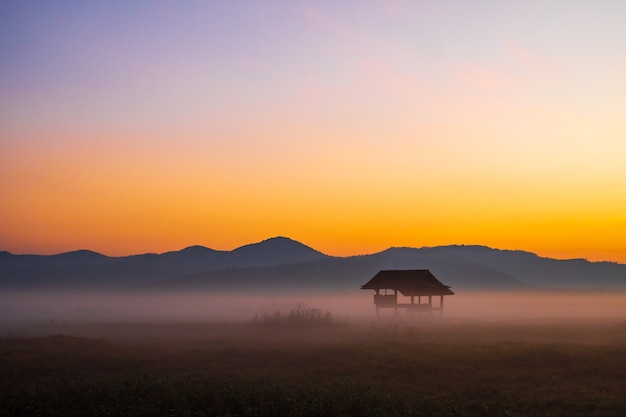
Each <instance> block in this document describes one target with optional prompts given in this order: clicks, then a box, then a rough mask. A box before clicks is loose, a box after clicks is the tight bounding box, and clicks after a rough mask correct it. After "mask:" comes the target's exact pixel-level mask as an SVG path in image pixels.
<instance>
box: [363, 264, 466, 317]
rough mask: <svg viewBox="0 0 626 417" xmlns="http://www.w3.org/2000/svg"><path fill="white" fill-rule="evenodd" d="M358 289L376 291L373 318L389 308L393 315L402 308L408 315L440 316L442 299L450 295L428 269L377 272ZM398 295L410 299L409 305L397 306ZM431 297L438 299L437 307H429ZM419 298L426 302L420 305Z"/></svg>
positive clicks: (430, 305)
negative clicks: (433, 311)
mask: <svg viewBox="0 0 626 417" xmlns="http://www.w3.org/2000/svg"><path fill="white" fill-rule="evenodd" d="M361 289H362V290H374V291H376V293H375V294H374V305H376V313H377V314H378V312H379V309H380V308H393V309H395V311H396V312H397V311H398V309H399V308H403V309H405V310H406V311H407V312H408V313H413V312H416V311H425V312H431V311H432V310H438V311H439V312H440V313H443V297H444V296H446V295H454V293H453V292H452V290H450V287H449V286H448V285H445V284H443V283H442V282H441V281H439V280H438V279H437V278H435V276H434V275H433V274H432V273H431V272H430V271H429V270H428V269H409V270H388V271H379V272H378V273H377V274H376V275H374V277H373V278H372V279H370V280H369V281H368V282H367V283H366V284H365V285H362V286H361ZM398 293H400V294H402V295H403V296H405V297H410V298H411V302H410V303H398ZM433 296H439V297H440V298H439V306H438V307H434V306H433ZM415 297H417V303H416V302H415V301H416V300H415ZM422 297H428V302H427V303H422Z"/></svg>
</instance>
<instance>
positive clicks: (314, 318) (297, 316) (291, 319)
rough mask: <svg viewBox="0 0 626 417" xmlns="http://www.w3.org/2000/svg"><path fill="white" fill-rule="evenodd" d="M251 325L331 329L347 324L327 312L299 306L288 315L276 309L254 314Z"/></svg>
mask: <svg viewBox="0 0 626 417" xmlns="http://www.w3.org/2000/svg"><path fill="white" fill-rule="evenodd" d="M252 325H254V326H260V327H332V326H346V325H347V323H346V322H345V321H344V320H339V319H337V318H336V317H334V316H333V315H332V314H331V313H330V312H329V311H323V310H321V309H319V308H314V307H309V306H307V305H306V304H299V305H298V306H297V307H296V308H294V309H292V310H290V311H289V312H288V313H285V312H283V311H281V310H280V309H278V310H273V311H264V312H263V313H261V314H256V315H255V316H254V318H253V319H252Z"/></svg>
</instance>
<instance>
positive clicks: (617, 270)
mask: <svg viewBox="0 0 626 417" xmlns="http://www.w3.org/2000/svg"><path fill="white" fill-rule="evenodd" d="M429 250H431V251H435V252H441V253H448V254H454V255H457V256H460V257H462V258H464V259H468V260H471V261H473V262H477V263H480V264H482V265H484V266H486V267H488V268H491V269H495V270H499V271H502V272H505V273H507V274H510V275H512V276H515V277H516V278H518V279H520V280H522V281H524V282H527V283H529V284H531V285H535V286H538V287H544V288H626V265H623V264H617V263H613V262H589V261H587V260H585V259H569V260H557V259H551V258H542V257H540V256H538V255H536V254H534V253H530V252H524V251H510V250H498V249H491V248H488V247H484V246H442V247H438V248H432V249H429Z"/></svg>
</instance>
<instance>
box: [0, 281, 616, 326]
mask: <svg viewBox="0 0 626 417" xmlns="http://www.w3.org/2000/svg"><path fill="white" fill-rule="evenodd" d="M401 298H402V297H400V299H399V301H400V302H408V300H405V299H401ZM425 299H427V297H422V303H424V302H426V300H425ZM416 301H417V300H416ZM298 305H306V306H309V307H312V308H318V309H321V310H323V311H328V312H330V313H331V314H332V315H333V316H334V317H336V318H338V319H341V320H344V321H346V322H348V323H351V324H358V323H363V322H366V323H367V322H371V321H372V320H379V321H380V320H381V319H386V318H387V319H389V318H391V317H393V316H394V314H395V312H394V309H393V308H391V309H380V315H379V316H377V315H376V308H375V307H374V304H373V292H372V291H359V290H356V291H353V292H348V293H341V294H334V293H331V294H295V293H294V294H280V295H271V294H262V295H258V294H251V293H243V294H233V293H221V294H216V293H175V294H168V295H164V294H119V293H115V294H113V293H105V294H95V293H58V292H57V293H45V292H39V293H33V292H4V293H0V322H1V323H2V325H3V326H4V327H5V328H6V327H7V326H10V324H11V323H17V322H41V323H43V322H52V323H60V322H65V323H95V322H143V321H145V322H172V321H174V322H180V321H195V322H198V321H199V322H233V321H235V322H237V321H249V320H251V319H252V318H253V317H254V316H255V315H256V314H261V313H263V312H268V311H269V312H271V311H278V310H280V311H289V310H290V309H294V308H297V306H298ZM433 306H434V307H438V306H439V297H433ZM404 316H406V313H405V312H404V310H402V309H399V313H398V316H396V317H404ZM413 316H426V317H428V318H429V320H431V321H432V320H439V321H442V320H446V321H465V322H490V323H502V322H546V323H559V322H577V321H594V320H602V321H612V322H616V323H623V322H626V292H583V291H570V292H567V291H559V292H556V291H555V292H509V293H506V292H466V293H458V294H456V295H454V296H446V297H445V303H444V311H443V314H439V311H437V310H434V311H432V312H431V313H430V314H428V313H415V314H414V315H413ZM409 318H410V316H406V319H407V320H408V319H409ZM415 319H416V320H417V318H415Z"/></svg>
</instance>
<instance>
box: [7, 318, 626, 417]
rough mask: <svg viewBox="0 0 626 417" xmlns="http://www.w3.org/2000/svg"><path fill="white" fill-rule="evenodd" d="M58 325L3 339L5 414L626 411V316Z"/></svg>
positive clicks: (559, 413)
mask: <svg viewBox="0 0 626 417" xmlns="http://www.w3.org/2000/svg"><path fill="white" fill-rule="evenodd" d="M58 330H60V331H61V332H62V333H64V334H66V335H64V336H60V335H57V336H45V337H5V338H3V339H0V369H1V370H2V372H1V373H0V404H2V406H1V407H0V415H2V416H18V415H47V416H61V415H62V416H83V415H91V416H110V415H136V416H144V415H145V416H175V415H184V416H192V415H193V416H205V415H206V416H209V415H226V416H228V415H231V416H247V415H249V416H253V415H267V416H279V415H290V416H291V415H301V416H309V415H310V416H313V415H315V416H324V415H326V416H336V415H361V416H393V415H416V416H420V415H422V416H431V415H432V416H484V415H508V416H529V415H538V416H539V415H541V416H577V415H579V416H583V415H584V416H594V415H595V416H622V415H624V414H625V412H626V397H624V395H623V388H624V386H626V345H625V344H624V342H625V341H626V338H625V335H624V333H625V329H624V327H623V326H620V325H619V324H617V323H606V324H601V323H589V324H586V325H578V326H573V325H572V326H556V325H546V324H525V325H521V324H507V323H500V324H490V325H481V324H478V323H474V324H467V323H445V322H438V323H434V324H433V323H430V324H428V325H424V326H418V325H416V326H414V327H403V328H397V329H396V330H395V332H390V331H389V329H386V328H385V324H384V323H382V324H381V323H379V324H377V325H362V326H351V327H350V328H346V327H336V326H331V327H319V326H313V328H307V327H306V326H295V327H288V328H284V327H280V326H279V327H272V326H270V327H265V326H254V325H252V326H251V325H250V323H230V324H228V323H222V324H220V323H178V324H163V325H158V324H154V323H153V324H99V325H89V326H68V327H65V328H60V329H58ZM70 334H73V335H75V336H70ZM77 336H89V337H77ZM95 337H100V338H95Z"/></svg>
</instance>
